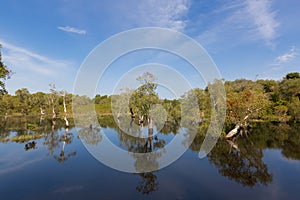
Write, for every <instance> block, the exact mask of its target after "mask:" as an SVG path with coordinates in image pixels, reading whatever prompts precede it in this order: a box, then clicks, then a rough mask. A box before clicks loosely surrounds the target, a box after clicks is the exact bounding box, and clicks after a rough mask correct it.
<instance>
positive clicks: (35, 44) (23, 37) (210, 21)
mask: <svg viewBox="0 0 300 200" xmlns="http://www.w3.org/2000/svg"><path fill="white" fill-rule="evenodd" d="M299 8H300V2H299V1H297V0H286V1H281V0H259V1H255V0H234V1H225V0H199V1H197V0H165V1H162V0H149V1H146V0H145V1H139V0H129V1H92V0H53V1H38V0H35V1H34V0H27V1H16V0H2V1H1V11H0V13H1V17H0V43H1V44H2V50H1V52H2V56H3V61H4V63H5V64H6V65H7V66H8V67H10V68H11V69H12V70H13V71H14V72H15V74H14V75H13V77H12V79H11V80H8V81H7V82H6V85H7V89H8V90H9V92H10V93H14V91H15V90H16V89H18V88H22V87H26V88H28V89H29V91H30V92H36V91H49V86H48V85H49V83H55V84H56V86H57V88H58V89H60V90H62V89H64V90H67V91H69V92H71V91H72V89H73V82H74V80H75V77H76V74H77V70H78V69H79V67H80V65H81V63H82V62H83V61H84V59H85V57H86V56H87V55H88V54H89V52H90V51H91V50H92V49H93V48H94V47H95V46H96V45H98V44H99V43H100V42H102V41H104V40H105V39H107V38H109V37H110V36H112V35H114V34H117V33H119V32H122V31H126V30H128V29H132V28H140V27H149V26H154V27H165V28H171V29H174V30H177V31H180V32H182V33H184V34H186V35H188V36H189V37H191V38H193V39H195V40H196V41H197V42H199V43H200V44H201V45H202V46H203V47H204V48H205V49H206V50H207V52H208V53H209V55H210V56H211V57H212V59H213V60H214V62H215V63H216V65H217V67H218V68H219V70H220V72H221V75H222V76H223V77H224V78H225V79H227V80H234V79H238V78H247V79H255V78H256V77H257V78H259V79H281V78H282V77H283V76H284V75H285V74H286V73H287V72H292V71H300V70H299V69H300V58H299V48H300V37H299V35H300V26H299V22H298V21H297V19H299V18H300V12H299ZM136 54H137V55H136V56H137V57H136V58H134V57H133V55H128V58H127V59H123V58H121V59H120V60H119V62H116V64H115V65H116V66H115V68H112V70H111V72H110V73H109V72H108V74H107V75H106V77H105V78H104V82H103V83H101V82H100V84H99V88H98V92H100V93H101V94H106V93H108V94H109V93H111V91H112V88H113V87H112V86H113V85H114V84H115V82H116V81H117V79H118V78H119V76H120V74H118V73H117V72H118V66H117V64H118V63H119V65H127V66H128V67H127V68H126V69H128V70H129V69H130V66H132V67H136V66H137V65H141V64H143V61H145V60H147V62H158V63H160V62H162V64H169V65H174V63H177V65H180V64H181V65H180V67H181V69H182V71H184V74H185V76H186V77H187V79H190V81H191V82H192V85H193V86H194V87H197V86H202V85H203V81H202V80H200V79H199V77H197V76H193V72H192V71H189V70H187V68H188V67H186V68H185V66H184V64H182V63H180V62H178V61H176V59H175V61H174V60H173V61H172V62H169V63H168V62H165V63H164V61H165V60H170V59H168V57H172V56H170V55H166V57H163V58H162V57H161V56H160V58H159V59H157V57H158V56H157V53H154V52H151V51H144V52H140V54H138V53H136ZM153 55H155V56H154V58H156V59H154V58H151V56H153ZM122 59H123V60H122ZM132 60H134V62H133V61H132ZM121 61H123V62H121ZM175 65H176V64H175ZM177 67H178V66H177ZM180 67H178V68H180ZM175 68H176V66H175ZM183 68H184V69H183ZM179 71H180V70H179Z"/></svg>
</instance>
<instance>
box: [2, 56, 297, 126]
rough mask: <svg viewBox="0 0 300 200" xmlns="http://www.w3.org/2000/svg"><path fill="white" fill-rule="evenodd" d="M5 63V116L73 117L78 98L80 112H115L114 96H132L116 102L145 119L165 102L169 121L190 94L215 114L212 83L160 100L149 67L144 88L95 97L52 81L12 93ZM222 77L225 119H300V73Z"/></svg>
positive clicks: (205, 112) (206, 115) (202, 110)
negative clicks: (259, 77)
mask: <svg viewBox="0 0 300 200" xmlns="http://www.w3.org/2000/svg"><path fill="white" fill-rule="evenodd" d="M0 56H1V54H0ZM0 64H1V65H0V116H2V117H9V116H23V117H26V116H43V117H44V116H45V117H51V116H52V118H56V117H58V118H62V119H63V118H64V117H65V116H66V115H68V117H69V118H72V114H73V113H72V102H73V101H74V100H75V101H76V109H77V113H78V112H79V113H80V110H81V111H82V113H84V110H85V109H86V108H87V107H90V106H94V108H95V111H96V113H97V115H98V116H102V115H111V114H112V107H111V105H112V102H113V101H114V100H115V99H122V98H123V100H124V98H129V99H128V101H129V105H128V106H123V105H122V104H120V102H119V103H118V102H117V103H116V102H115V103H114V105H117V104H120V105H119V108H117V109H118V112H120V111H121V110H123V111H122V112H123V113H126V114H128V115H131V116H132V118H135V119H137V120H138V121H139V122H142V121H146V119H150V117H149V115H150V114H149V111H150V107H151V105H157V104H160V105H162V107H163V108H164V110H165V112H166V115H167V120H166V121H175V122H179V121H180V119H181V106H182V103H184V102H185V100H187V99H189V98H191V96H193V97H196V98H197V101H198V108H199V115H200V116H199V117H200V118H201V120H209V119H210V116H211V115H210V114H211V113H210V112H211V98H210V93H209V89H208V88H209V85H208V86H207V87H206V88H204V89H200V88H195V89H193V90H191V91H188V92H186V93H185V94H184V95H182V96H181V97H180V98H179V99H172V100H170V99H161V98H159V95H158V94H157V93H156V89H157V84H156V83H155V82H156V77H155V75H154V74H151V73H149V72H147V73H144V74H142V75H141V76H139V77H137V81H139V82H140V85H141V86H140V87H139V88H137V89H136V90H130V89H124V92H123V93H122V94H119V96H118V95H101V94H97V95H95V97H94V98H89V97H87V96H78V95H72V94H70V93H67V92H66V91H65V90H58V89H56V87H55V85H54V84H50V85H49V92H47V93H45V92H36V93H30V92H29V90H28V89H27V88H20V89H18V90H17V91H15V94H14V95H12V94H8V93H7V91H6V89H5V81H6V80H7V79H10V77H11V75H12V74H13V73H12V72H11V70H9V68H8V67H6V66H5V65H4V64H3V62H2V61H1V57H0ZM12 79H13V78H12ZM10 81H13V80H10ZM218 82H219V83H221V82H222V84H224V86H225V91H226V122H227V123H228V124H238V123H244V122H249V121H271V122H292V123H296V122H300V74H299V72H291V73H288V74H286V75H285V76H284V77H283V78H282V79H281V80H255V81H253V80H246V79H237V80H234V81H227V80H215V83H209V84H216V83H218ZM114 97H117V98H114ZM124 109H125V110H124ZM160 109H161V108H160ZM118 115H119V113H118Z"/></svg>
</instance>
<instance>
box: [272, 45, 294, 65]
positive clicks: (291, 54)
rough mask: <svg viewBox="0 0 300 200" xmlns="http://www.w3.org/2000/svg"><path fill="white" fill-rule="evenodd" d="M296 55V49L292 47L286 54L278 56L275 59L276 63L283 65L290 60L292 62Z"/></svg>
mask: <svg viewBox="0 0 300 200" xmlns="http://www.w3.org/2000/svg"><path fill="white" fill-rule="evenodd" d="M296 55H297V53H296V48H295V47H292V48H291V49H290V50H289V51H288V52H287V53H285V54H283V55H281V56H278V57H277V58H276V62H278V63H285V62H289V61H291V60H293V59H294V58H295V57H296Z"/></svg>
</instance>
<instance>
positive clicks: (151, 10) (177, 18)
mask: <svg viewBox="0 0 300 200" xmlns="http://www.w3.org/2000/svg"><path fill="white" fill-rule="evenodd" d="M189 5H190V2H189V0H166V1H161V0H152V1H139V5H138V7H137V14H136V15H135V16H134V18H135V20H137V21H138V23H139V24H140V25H142V26H158V27H164V28H171V29H174V30H178V31H183V30H184V29H185V27H186V25H187V19H185V15H186V14H187V13H188V10H189Z"/></svg>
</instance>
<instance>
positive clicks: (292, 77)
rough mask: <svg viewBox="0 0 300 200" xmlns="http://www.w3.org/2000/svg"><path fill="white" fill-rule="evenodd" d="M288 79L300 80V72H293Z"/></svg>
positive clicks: (287, 76)
mask: <svg viewBox="0 0 300 200" xmlns="http://www.w3.org/2000/svg"><path fill="white" fill-rule="evenodd" d="M285 78H286V79H297V78H300V74H299V72H291V73H288V74H287V75H286V76H285Z"/></svg>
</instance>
